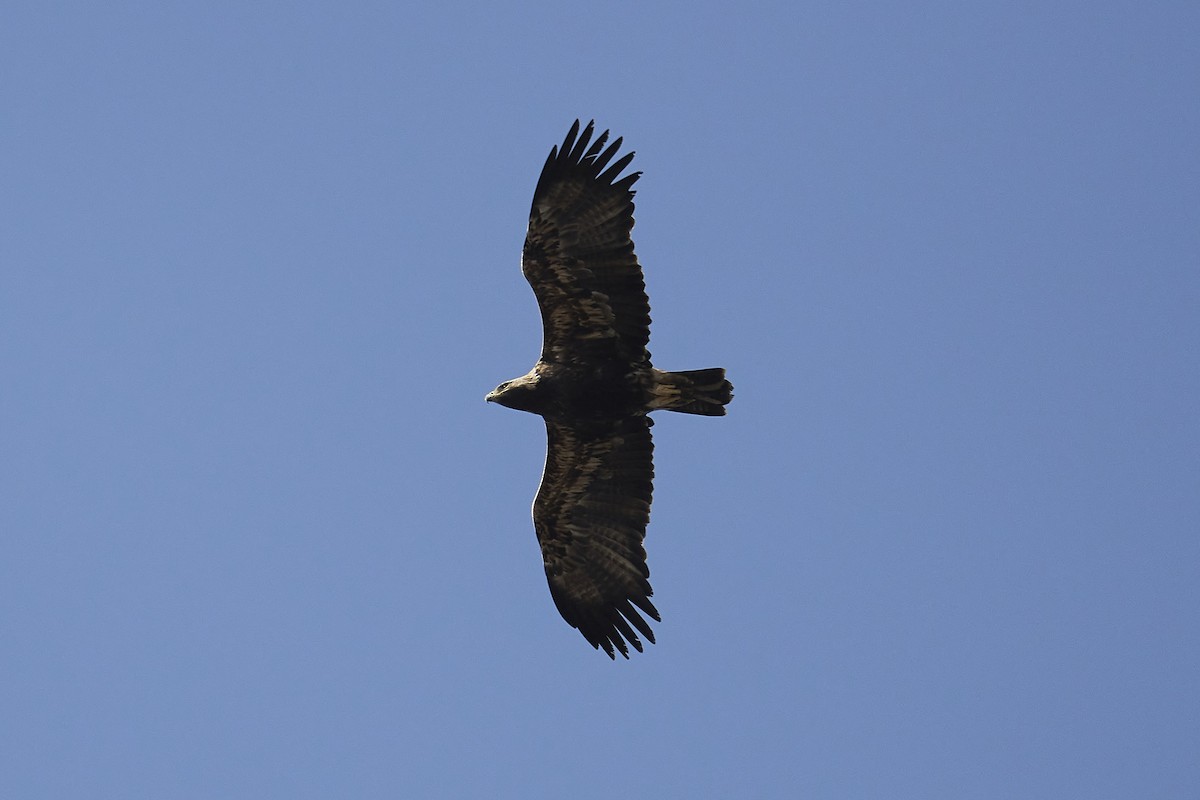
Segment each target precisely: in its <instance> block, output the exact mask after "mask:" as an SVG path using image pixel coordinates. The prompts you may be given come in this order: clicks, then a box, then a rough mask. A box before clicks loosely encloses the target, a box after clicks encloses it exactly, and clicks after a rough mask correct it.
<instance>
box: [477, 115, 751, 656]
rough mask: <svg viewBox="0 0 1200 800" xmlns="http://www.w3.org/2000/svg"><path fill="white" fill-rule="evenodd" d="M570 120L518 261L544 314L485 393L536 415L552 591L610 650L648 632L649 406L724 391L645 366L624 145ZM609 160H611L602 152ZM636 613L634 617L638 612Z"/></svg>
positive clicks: (536, 516) (636, 643)
mask: <svg viewBox="0 0 1200 800" xmlns="http://www.w3.org/2000/svg"><path fill="white" fill-rule="evenodd" d="M592 133H593V127H592V123H590V122H589V123H588V125H587V127H586V128H584V129H583V131H582V133H581V132H580V130H579V121H578V120H576V121H575V124H574V125H572V126H571V130H570V132H569V133H568V134H567V137H566V139H564V140H563V143H562V145H561V146H560V147H555V148H552V149H551V150H550V156H549V158H547V159H546V164H545V166H544V167H543V168H542V174H541V177H540V178H539V179H538V183H537V188H536V189H535V190H534V193H533V208H532V209H531V210H530V215H529V229H528V231H527V232H526V235H525V249H524V253H523V256H522V259H521V270H522V272H524V274H525V278H526V279H527V280H528V281H529V284H530V285H531V286H532V287H533V291H534V294H535V295H536V296H537V301H538V307H539V308H540V310H541V313H542V332H543V338H542V354H541V358H540V359H539V360H538V362H537V364H535V365H534V367H533V369H532V370H530V372H529V373H528V374H526V375H524V376H522V377H520V378H516V379H514V380H511V381H506V382H505V383H502V384H500V386H498V387H497V388H496V389H495V390H494V391H493V392H491V393H490V394H488V396H487V399H488V401H490V402H497V403H499V404H501V405H504V406H508V407H509V408H515V409H519V410H521V411H529V412H532V413H534V414H539V415H541V416H542V417H543V418H544V419H545V421H546V437H547V449H546V468H545V471H544V472H543V474H542V484H541V487H540V488H539V489H538V494H537V498H536V499H535V500H534V503H533V526H534V530H535V532H536V533H537V537H538V542H539V543H540V544H541V548H542V560H543V563H544V566H545V569H546V578H547V580H548V581H549V583H550V594H551V596H552V597H553V598H554V604H555V605H556V606H557V607H558V610H559V612H560V613H561V614H562V616H563V618H564V619H565V620H566V621H567V622H568V623H570V624H571V625H572V626H573V627H575V628H578V629H579V632H580V633H582V634H583V636H584V638H586V639H587V640H588V642H590V643H591V644H592V646H593V647H596V648H603V649H604V651H605V652H606V653H608V655H609V656H610V657H611V658H616V653H617V652H620V653H621V655H623V656H625V657H626V658H628V657H629V649H628V646H627V644H626V643H628V644H630V645H633V647H634V649H636V650H639V651H640V650H641V649H642V643H641V639H640V638H639V635H640V636H644V637H646V639H647V640H648V641H650V642H653V641H654V633H653V631H652V630H651V628H650V625H649V623H648V622H647V621H646V619H645V616H648V617H650V618H651V619H653V620H655V621H657V620H659V614H658V610H657V609H655V608H654V604H653V603H651V602H650V597H651V595H652V594H653V591H652V590H651V588H650V581H649V577H650V570H649V568H648V567H647V566H646V551H645V549H644V548H643V546H642V540H643V539H644V538H645V535H646V525H647V523H648V522H649V520H650V498H651V491H652V482H653V478H654V465H653V451H654V445H653V442H652V440H651V437H650V426H651V424H652V422H651V420H650V418H649V417H648V416H646V415H647V414H648V413H649V412H650V411H654V410H657V409H667V410H671V411H681V412H684V413H689V414H705V415H709V416H720V415H723V414H724V413H725V404H726V403H728V402H729V401H730V399H731V398H732V397H733V387H732V386H731V385H730V383H729V381H727V380H725V370H723V369H720V368H714V369H703V370H693V371H690V372H663V371H661V370H657V369H655V368H654V367H653V365H652V364H651V362H650V352H649V351H648V350H647V349H646V346H647V344H648V342H649V339H650V303H649V301H648V299H647V298H646V289H645V283H644V281H643V278H642V269H641V267H640V266H639V265H638V261H637V257H636V256H635V255H634V252H633V241H632V240H631V239H630V236H629V232H630V230H631V229H632V228H633V195H634V192H633V190H632V188H631V187H632V186H633V184H634V182H635V181H637V179H638V177H639V176H640V175H641V173H639V172H633V173H630V174H628V175H626V176H624V177H620V176H621V172H622V171H623V170H624V169H625V168H626V167H627V166H629V163H630V161H632V160H633V153H627V154H625V155H624V156H622V157H620V158H616V155H617V153H618V151H619V150H620V147H621V139H617V140H615V141H614V142H613V143H612V144H610V145H608V147H607V148H605V143H606V142H607V141H608V131H605V132H604V133H602V134H600V135H599V136H598V137H596V139H595V141H592V138H591V137H592ZM614 159H616V160H614ZM643 615H645V616H643Z"/></svg>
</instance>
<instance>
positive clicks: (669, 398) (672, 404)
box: [650, 367, 733, 417]
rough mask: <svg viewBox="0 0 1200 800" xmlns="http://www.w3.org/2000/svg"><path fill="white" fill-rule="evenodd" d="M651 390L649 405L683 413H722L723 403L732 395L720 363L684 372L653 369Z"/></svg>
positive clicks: (719, 415)
mask: <svg viewBox="0 0 1200 800" xmlns="http://www.w3.org/2000/svg"><path fill="white" fill-rule="evenodd" d="M654 381H655V382H654V393H653V397H652V398H651V400H650V408H651V409H657V408H664V409H667V410H668V411H679V412H682V413H684V414H704V415H705V416H709V417H721V416H724V415H725V405H726V403H728V402H729V401H730V400H732V399H733V384H731V383H730V382H729V381H727V380H725V370H724V369H723V368H721V367H713V368H711V369H693V370H687V371H685V372H663V371H662V370H657V369H656V370H654Z"/></svg>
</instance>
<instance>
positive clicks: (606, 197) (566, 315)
mask: <svg viewBox="0 0 1200 800" xmlns="http://www.w3.org/2000/svg"><path fill="white" fill-rule="evenodd" d="M591 137H592V123H590V122H589V123H588V124H587V127H585V128H584V129H583V132H582V133H580V131H579V120H576V121H575V124H574V125H573V126H572V127H571V130H570V132H569V133H568V134H567V137H566V139H564V140H563V143H562V145H561V146H560V147H555V148H553V149H551V151H550V156H549V157H548V158H547V159H546V164H545V166H544V167H543V168H542V174H541V176H540V177H539V178H538V183H537V188H536V189H535V190H534V193H533V207H532V208H531V209H530V212H529V228H528V230H527V231H526V234H525V248H524V251H523V253H522V257H521V270H522V272H523V273H524V274H525V278H526V280H528V281H529V284H530V286H532V287H533V292H534V294H535V295H536V296H537V301H538V307H539V308H540V309H541V312H542V333H543V338H542V360H543V361H557V362H560V363H562V362H566V361H578V360H593V361H594V360H597V359H617V360H620V361H622V362H624V363H641V362H643V361H647V360H649V353H647V352H646V344H647V342H648V341H649V340H650V302H649V300H647V298H646V284H645V281H644V280H643V277H642V268H641V266H639V265H638V260H637V256H636V255H634V252H633V240H632V239H631V238H630V230H631V229H632V228H633V194H634V193H633V190H632V188H631V187H632V186H633V184H634V182H635V181H636V180H637V179H638V176H639V175H641V173H640V172H631V173H630V174H628V175H626V176H624V177H618V176H620V174H621V171H622V170H624V169H625V167H627V166H628V165H629V162H630V161H631V160H632V159H633V153H627V154H625V155H624V156H622V157H621V158H619V159H617V160H616V161H615V162H614V163H612V165H611V166H609V162H611V161H612V160H613V158H614V157H615V156H616V154H617V151H618V150H620V148H621V140H620V139H617V140H616V141H614V142H613V143H612V144H611V145H609V147H608V148H607V149H605V148H604V144H605V142H607V141H608V131H605V132H604V133H602V134H600V135H599V136H598V137H597V138H596V140H595V141H594V142H592V141H591Z"/></svg>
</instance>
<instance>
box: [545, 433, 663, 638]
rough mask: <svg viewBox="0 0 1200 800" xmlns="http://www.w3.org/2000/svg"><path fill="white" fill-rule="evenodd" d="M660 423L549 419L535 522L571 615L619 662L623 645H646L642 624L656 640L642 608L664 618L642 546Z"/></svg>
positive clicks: (549, 573)
mask: <svg viewBox="0 0 1200 800" xmlns="http://www.w3.org/2000/svg"><path fill="white" fill-rule="evenodd" d="M651 424H652V423H651V421H650V418H649V417H644V416H636V417H626V418H624V419H620V420H614V421H612V422H609V423H605V424H604V425H602V426H599V427H592V428H586V429H581V428H573V427H568V426H566V425H562V424H559V423H556V422H551V421H549V420H547V421H546V436H547V439H548V443H547V450H546V470H545V472H544V473H543V474H542V485H541V487H540V488H539V489H538V494H537V499H536V500H534V502H533V527H534V530H536V531H537V537H538V542H539V543H540V544H541V546H542V560H543V563H544V564H545V567H546V579H547V580H548V581H549V582H550V594H551V596H552V597H553V598H554V604H555V605H556V606H558V610H559V613H561V614H562V615H563V619H565V620H566V621H567V622H568V623H570V624H571V626H572V627H575V628H578V629H579V632H580V633H582V634H583V636H584V638H585V639H587V640H588V641H589V642H591V644H592V646H593V647H596V648H601V647H603V648H604V651H605V652H606V653H608V655H609V657H610V658H616V654H615V652H614V648H615V649H616V650H619V651H620V652H621V655H623V656H625V657H626V658H628V657H629V649H628V648H627V647H626V644H625V643H626V642H627V641H628V642H629V644H631V645H633V647H634V649H636V650H638V651H639V652H640V651H641V649H642V643H641V641H640V640H639V639H638V636H637V633H635V632H634V630H633V629H634V628H636V629H637V631H638V632H640V633H641V634H642V635H643V636H645V637H646V639H648V640H649V641H650V642H651V643H653V642H654V633H653V631H651V630H650V625H649V623H647V622H646V620H645V619H643V618H642V616H641V614H639V613H638V610H639V609H640V610H641V611H642V612H644V613H645V614H647V615H648V616H650V617H651V618H652V619H654V620H655V621H658V619H659V616H658V610H657V609H655V608H654V605H653V604H652V603H651V602H650V596H651V595H652V594H653V591H652V590H651V589H650V580H649V578H650V570H649V568H648V567H647V566H646V550H645V548H644V547H643V546H642V540H643V539H644V538H645V536H646V524H647V523H648V522H649V521H650V494H651V491H652V483H653V479H654V462H653V452H654V444H653V441H652V440H651V438H650V425H651ZM635 606H636V608H635ZM631 626H632V627H631Z"/></svg>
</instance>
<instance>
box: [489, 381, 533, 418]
mask: <svg viewBox="0 0 1200 800" xmlns="http://www.w3.org/2000/svg"><path fill="white" fill-rule="evenodd" d="M537 388H538V376H537V374H536V373H533V372H531V373H529V374H528V375H522V376H521V377H520V378H513V379H512V380H511V381H505V382H504V383H502V384H500V385H499V386H497V387H496V388H495V389H493V390H492V391H490V392H488V393H487V397H485V398H484V399H485V400H487V401H488V402H489V403H499V404H500V405H502V406H506V407H508V408H515V409H517V410H518V411H532V410H533V406H534V404H535V403H536V402H537Z"/></svg>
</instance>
